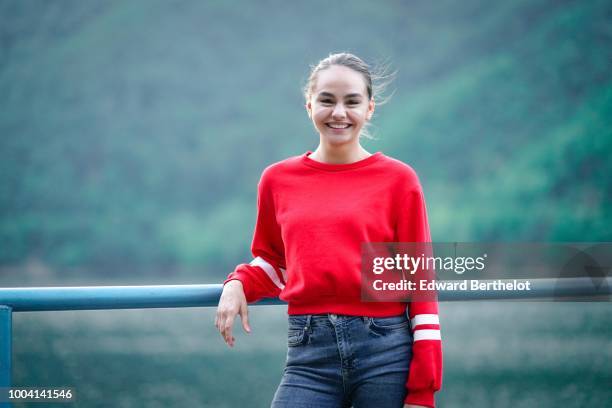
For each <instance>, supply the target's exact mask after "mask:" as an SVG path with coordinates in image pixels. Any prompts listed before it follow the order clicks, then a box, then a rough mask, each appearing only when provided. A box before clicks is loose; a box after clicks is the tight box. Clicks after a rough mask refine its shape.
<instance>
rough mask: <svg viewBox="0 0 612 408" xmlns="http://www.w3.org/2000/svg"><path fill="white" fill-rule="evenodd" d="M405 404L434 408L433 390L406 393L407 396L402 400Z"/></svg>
mask: <svg viewBox="0 0 612 408" xmlns="http://www.w3.org/2000/svg"><path fill="white" fill-rule="evenodd" d="M404 403H405V404H414V405H423V406H426V407H429V408H435V406H436V404H435V401H434V391H433V390H427V389H425V390H418V391H408V395H407V396H406V399H405V400H404Z"/></svg>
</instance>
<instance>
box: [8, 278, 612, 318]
mask: <svg viewBox="0 0 612 408" xmlns="http://www.w3.org/2000/svg"><path fill="white" fill-rule="evenodd" d="M529 281H530V282H531V290H529V291H496V290H479V291H469V290H468V291H440V292H439V293H438V299H439V300H440V301H463V300H483V299H500V300H505V299H561V298H580V299H589V298H592V299H597V300H609V297H610V295H611V294H612V278H598V279H595V278H594V279H591V278H588V277H587V278H563V279H529ZM481 282H486V281H481ZM222 287H223V286H222V285H221V284H208V285H152V286H73V287H31V288H24V287H22V288H0V305H6V306H8V307H10V308H12V310H13V311H14V312H29V311H52V310H99V309H141V308H175V307H206V306H217V304H218V303H219V298H220V296H221V291H222ZM256 304H257V305H283V304H286V303H285V302H283V301H281V300H279V299H263V300H261V301H259V302H257V303H256Z"/></svg>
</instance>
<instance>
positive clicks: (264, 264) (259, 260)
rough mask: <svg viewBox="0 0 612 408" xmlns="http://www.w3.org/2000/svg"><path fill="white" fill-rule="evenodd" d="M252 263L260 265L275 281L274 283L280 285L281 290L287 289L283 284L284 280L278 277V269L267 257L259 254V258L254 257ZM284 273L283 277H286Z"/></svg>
mask: <svg viewBox="0 0 612 408" xmlns="http://www.w3.org/2000/svg"><path fill="white" fill-rule="evenodd" d="M250 265H252V266H259V267H260V268H261V269H263V270H264V272H265V273H266V275H268V278H270V280H271V281H272V282H274V284H275V285H276V286H278V287H279V288H280V289H281V290H282V289H285V285H283V282H281V281H280V279H278V275H277V274H276V271H275V270H274V267H273V266H272V265H270V264H269V263H268V262H266V260H265V259H263V258H262V257H260V256H258V257H257V258H255V259H253V260H252V261H251V263H250ZM284 275H285V274H284V273H283V277H284Z"/></svg>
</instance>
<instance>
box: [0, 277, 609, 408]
mask: <svg viewBox="0 0 612 408" xmlns="http://www.w3.org/2000/svg"><path fill="white" fill-rule="evenodd" d="M530 281H531V289H530V290H529V291H528V292H526V291H497V290H490V291H482V290H481V291H461V292H460V291H455V292H439V293H438V299H439V300H440V301H464V300H485V299H493V300H511V299H516V300H518V299H523V300H538V299H543V300H557V299H558V300H562V299H575V300H585V299H594V300H609V299H610V295H611V294H612V278H610V277H606V278H599V279H591V278H588V277H587V278H564V279H531V280H530ZM221 292H222V285H221V284H213V285H160V286H84V287H39V288H35V287H33V288H0V387H10V386H11V358H12V314H13V312H33V311H40V312H42V311H56V310H100V309H142V308H175V307H210V306H217V304H218V303H219V298H220V296H221ZM281 304H285V302H283V301H281V300H279V299H263V300H261V301H259V302H257V303H256V305H281ZM8 407H10V404H9V403H3V402H0V408H8Z"/></svg>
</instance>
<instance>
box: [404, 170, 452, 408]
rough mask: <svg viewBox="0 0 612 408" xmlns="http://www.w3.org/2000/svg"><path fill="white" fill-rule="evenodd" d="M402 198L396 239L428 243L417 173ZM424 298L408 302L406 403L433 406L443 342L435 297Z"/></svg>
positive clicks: (427, 225)
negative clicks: (409, 337)
mask: <svg viewBox="0 0 612 408" xmlns="http://www.w3.org/2000/svg"><path fill="white" fill-rule="evenodd" d="M401 197H402V198H401V199H400V200H399V201H400V207H401V209H400V211H399V216H398V222H397V236H398V240H399V241H400V242H431V235H430V232H429V224H428V221H427V211H426V206H425V198H424V196H423V191H422V189H421V186H420V183H419V182H418V178H416V174H415V175H414V180H413V181H412V182H411V183H410V185H409V186H407V187H406V189H405V192H404V194H403V195H402V196H401ZM417 273H418V272H417ZM425 300H426V301H413V302H411V303H410V305H409V317H410V320H411V324H412V331H413V337H414V343H413V346H412V360H411V362H410V371H409V374H408V380H407V383H406V388H408V396H407V397H406V400H405V404H406V405H408V406H426V407H434V405H435V401H434V393H435V392H436V391H438V390H439V389H440V387H441V386H442V341H441V337H440V322H439V319H438V302H437V300H436V299H435V297H433V298H432V299H429V298H428V299H425Z"/></svg>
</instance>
